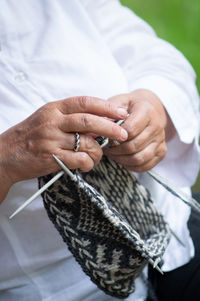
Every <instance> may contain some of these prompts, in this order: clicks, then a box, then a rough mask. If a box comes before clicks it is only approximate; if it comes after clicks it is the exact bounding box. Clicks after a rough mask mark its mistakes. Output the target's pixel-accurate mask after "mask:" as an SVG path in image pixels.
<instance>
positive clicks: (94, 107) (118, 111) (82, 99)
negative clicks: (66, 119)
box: [58, 96, 127, 120]
mask: <svg viewBox="0 0 200 301" xmlns="http://www.w3.org/2000/svg"><path fill="white" fill-rule="evenodd" d="M58 108H59V110H60V111H61V112H62V113H63V114H73V113H90V114H95V115H99V116H106V117H109V118H113V119H116V120H118V119H124V118H125V117H126V116H127V110H126V109H125V108H124V107H122V106H121V105H117V104H114V103H110V102H108V101H106V100H103V99H100V98H96V97H89V96H79V97H73V98H68V99H64V100H60V101H58Z"/></svg>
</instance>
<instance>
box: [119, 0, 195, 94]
mask: <svg viewBox="0 0 200 301" xmlns="http://www.w3.org/2000/svg"><path fill="white" fill-rule="evenodd" d="M121 3H122V4H123V5H126V6H128V7H130V8H131V9H132V10H133V11H134V12H135V13H136V14H138V15H139V16H140V17H142V18H143V19H144V20H146V21H147V22H148V23H149V24H150V25H151V26H152V27H153V28H154V30H155V31H156V33H157V34H158V36H159V37H161V38H163V39H165V40H167V41H169V42H170V43H172V44H173V45H174V46H175V47H176V48H178V49H179V50H180V51H181V52H182V53H183V54H184V55H185V56H186V57H187V58H188V60H189V61H190V63H191V64H192V66H193V67H194V69H195V71H196V73H197V86H198V88H199V91H200V0H191V1H188V0H121Z"/></svg>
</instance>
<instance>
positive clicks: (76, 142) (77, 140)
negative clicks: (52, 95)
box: [73, 133, 80, 152]
mask: <svg viewBox="0 0 200 301" xmlns="http://www.w3.org/2000/svg"><path fill="white" fill-rule="evenodd" d="M79 147H80V135H79V133H74V149H73V150H74V151H75V152H78V150H79Z"/></svg>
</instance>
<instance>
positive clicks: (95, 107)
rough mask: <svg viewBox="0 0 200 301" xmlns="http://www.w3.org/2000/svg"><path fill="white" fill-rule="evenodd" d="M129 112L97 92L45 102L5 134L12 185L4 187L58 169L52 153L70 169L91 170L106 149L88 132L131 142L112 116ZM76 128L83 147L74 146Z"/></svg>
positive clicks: (2, 141) (1, 167)
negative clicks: (97, 96) (77, 148)
mask: <svg viewBox="0 0 200 301" xmlns="http://www.w3.org/2000/svg"><path fill="white" fill-rule="evenodd" d="M126 116H127V112H126V110H125V109H123V108H122V106H119V105H116V104H112V103H109V102H107V101H105V100H101V99H97V98H92V97H75V98H69V99H65V100H61V101H56V102H51V103H48V104H46V105H44V106H43V107H41V108H40V109H39V110H38V111H36V112H35V113H34V114H32V115H31V116H30V117H28V118H27V119H26V120H24V121H23V122H21V123H19V124H17V125H16V126H14V127H12V128H10V129H9V130H8V131H6V132H4V133H3V134H1V135H0V148H1V149H0V175H1V177H0V178H1V184H2V185H3V186H4V187H6V186H8V187H6V189H4V190H8V189H9V187H10V186H11V185H12V184H13V183H15V182H18V181H22V180H26V179H31V178H35V177H39V176H42V175H46V174H48V173H51V172H56V171H58V170H59V169H60V167H59V166H58V165H57V163H56V162H55V160H54V158H53V157H52V154H55V155H56V156H58V158H60V159H61V160H62V161H63V162H64V163H65V164H66V165H67V166H68V168H70V169H76V168H79V169H81V170H82V171H89V170H90V169H92V168H93V166H94V164H97V163H98V161H99V160H100V159H101V156H102V149H101V148H100V146H99V145H98V143H97V142H96V141H95V140H94V138H92V137H91V136H90V135H88V133H94V134H96V135H102V136H105V137H108V138H110V139H117V140H119V141H121V142H122V141H125V140H126V139H127V136H128V135H127V132H126V131H125V130H124V129H122V128H121V127H120V126H118V125H117V124H115V123H114V122H113V121H111V120H109V119H121V118H126ZM105 117H106V118H105ZM75 132H79V133H81V135H80V148H79V151H78V152H74V151H73V147H74V133H75ZM2 185H1V186H2ZM2 194H3V195H4V196H5V193H2ZM0 199H1V197H0Z"/></svg>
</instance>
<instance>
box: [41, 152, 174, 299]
mask: <svg viewBox="0 0 200 301" xmlns="http://www.w3.org/2000/svg"><path fill="white" fill-rule="evenodd" d="M73 173H74V175H75V177H74V179H71V177H70V176H69V175H67V174H64V176H62V177H61V178H60V179H59V180H57V181H56V182H55V183H54V184H53V185H52V186H51V187H49V188H48V189H47V190H46V191H45V192H44V193H43V200H44V206H45V208H46V211H47V214H48V216H49V218H50V220H51V221H52V222H53V224H54V225H55V227H56V229H57V230H58V231H59V233H60V234H61V236H62V238H63V240H64V242H66V244H67V245H68V248H69V249H70V251H71V252H72V254H73V255H74V257H75V259H76V260H77V261H78V263H79V264H80V265H81V267H82V269H83V271H84V272H85V273H86V274H87V275H88V276H89V277H90V278H91V280H92V281H93V282H94V283H96V285H97V286H98V287H99V288H100V289H102V290H103V291H104V292H105V293H107V294H109V295H112V296H115V297H117V298H126V297H127V296H128V295H129V294H130V293H132V292H133V291H134V289H135V287H134V279H135V278H136V277H138V276H139V275H140V273H141V271H142V270H143V268H144V266H145V265H146V264H147V263H148V261H151V263H152V261H153V262H154V263H155V264H158V263H159V262H160V261H161V259H162V256H163V253H164V251H165V249H166V247H167V245H168V242H169V238H170V230H169V227H168V225H167V224H166V222H165V221H164V219H163V216H162V215H161V214H160V213H159V212H158V210H157V209H156V206H155V204H154V202H153V200H152V199H151V196H150V193H149V192H148V191H147V190H146V189H145V188H144V187H143V186H142V185H140V184H139V183H138V181H137V180H136V178H135V177H134V175H133V173H131V172H128V171H127V170H125V169H124V168H123V167H122V166H120V165H119V164H117V163H116V162H114V161H111V160H109V159H108V158H106V157H103V158H102V160H101V162H100V163H99V164H98V165H97V166H96V167H95V168H94V169H93V170H91V171H90V172H87V173H80V172H78V171H73ZM52 176H53V175H48V176H45V177H41V178H40V179H39V185H40V187H41V186H43V185H44V184H45V183H47V182H48V181H49V180H50V179H51V178H52ZM66 272H67V271H66Z"/></svg>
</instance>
